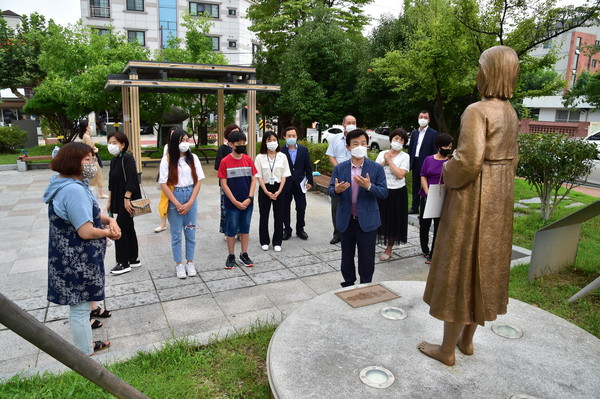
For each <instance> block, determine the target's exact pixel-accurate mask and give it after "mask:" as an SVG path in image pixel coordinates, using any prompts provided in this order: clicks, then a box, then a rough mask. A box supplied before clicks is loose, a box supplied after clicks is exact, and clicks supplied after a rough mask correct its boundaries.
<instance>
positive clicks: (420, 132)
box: [415, 126, 429, 158]
mask: <svg viewBox="0 0 600 399" xmlns="http://www.w3.org/2000/svg"><path fill="white" fill-rule="evenodd" d="M428 127H429V126H425V127H424V128H423V129H421V128H419V138H418V140H417V149H416V150H415V158H419V152H420V151H421V145H422V144H423V139H424V138H425V133H426V132H427V128H428Z"/></svg>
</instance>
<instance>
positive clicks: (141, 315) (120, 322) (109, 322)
mask: <svg viewBox="0 0 600 399" xmlns="http://www.w3.org/2000/svg"><path fill="white" fill-rule="evenodd" d="M110 309H116V308H114V307H113V308H110ZM103 322H104V326H103V327H102V328H100V329H99V330H98V332H100V333H102V334H105V335H104V336H105V337H107V338H108V337H110V338H111V339H114V338H119V337H126V336H129V335H137V334H139V333H140V331H145V332H151V331H162V330H165V329H168V328H169V326H168V323H167V319H166V318H165V314H164V312H163V308H162V306H161V305H160V304H158V303H154V304H150V305H142V306H136V307H134V308H128V309H121V310H117V311H114V312H113V315H112V317H110V318H109V319H104V320H103ZM100 330H102V331H100Z"/></svg>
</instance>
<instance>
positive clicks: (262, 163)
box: [254, 131, 291, 252]
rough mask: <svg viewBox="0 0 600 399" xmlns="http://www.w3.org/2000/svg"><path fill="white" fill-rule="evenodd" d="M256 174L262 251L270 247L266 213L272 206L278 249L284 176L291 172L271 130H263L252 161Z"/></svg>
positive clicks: (281, 220) (280, 238) (273, 241)
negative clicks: (257, 151) (254, 158)
mask: <svg viewBox="0 0 600 399" xmlns="http://www.w3.org/2000/svg"><path fill="white" fill-rule="evenodd" d="M254 165H255V166H256V170H257V171H258V174H257V175H256V178H257V179H258V184H259V185H260V190H258V209H259V211H260V222H259V227H258V231H259V237H260V245H261V248H262V249H263V250H264V251H267V250H268V249H269V242H270V241H271V240H270V237H269V213H270V211H271V206H273V219H274V226H273V240H272V243H273V249H274V250H275V252H279V251H281V243H282V241H283V195H282V194H281V191H282V190H283V187H284V186H285V178H286V177H288V176H290V175H291V172H290V166H289V164H288V161H287V157H286V156H285V154H282V153H280V152H279V141H278V140H277V135H276V134H275V132H273V131H268V132H265V134H264V135H263V140H262V144H261V146H260V154H258V155H257V156H256V160H255V161H254Z"/></svg>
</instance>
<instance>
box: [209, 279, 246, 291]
mask: <svg viewBox="0 0 600 399" xmlns="http://www.w3.org/2000/svg"><path fill="white" fill-rule="evenodd" d="M252 285H256V283H255V282H254V281H252V279H251V278H250V277H248V276H241V277H231V278H227V279H222V280H215V281H207V282H206V286H207V287H208V289H209V290H210V292H220V291H227V290H233V289H236V288H242V287H250V286H252Z"/></svg>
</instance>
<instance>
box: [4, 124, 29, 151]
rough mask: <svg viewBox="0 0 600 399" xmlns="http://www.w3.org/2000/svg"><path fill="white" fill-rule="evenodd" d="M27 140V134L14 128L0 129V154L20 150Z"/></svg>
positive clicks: (5, 127)
mask: <svg viewBox="0 0 600 399" xmlns="http://www.w3.org/2000/svg"><path fill="white" fill-rule="evenodd" d="M26 140H27V132H24V131H23V130H21V129H19V128H18V127H16V126H2V127H0V153H12V152H15V150H17V149H20V148H22V147H23V144H25V141H26Z"/></svg>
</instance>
